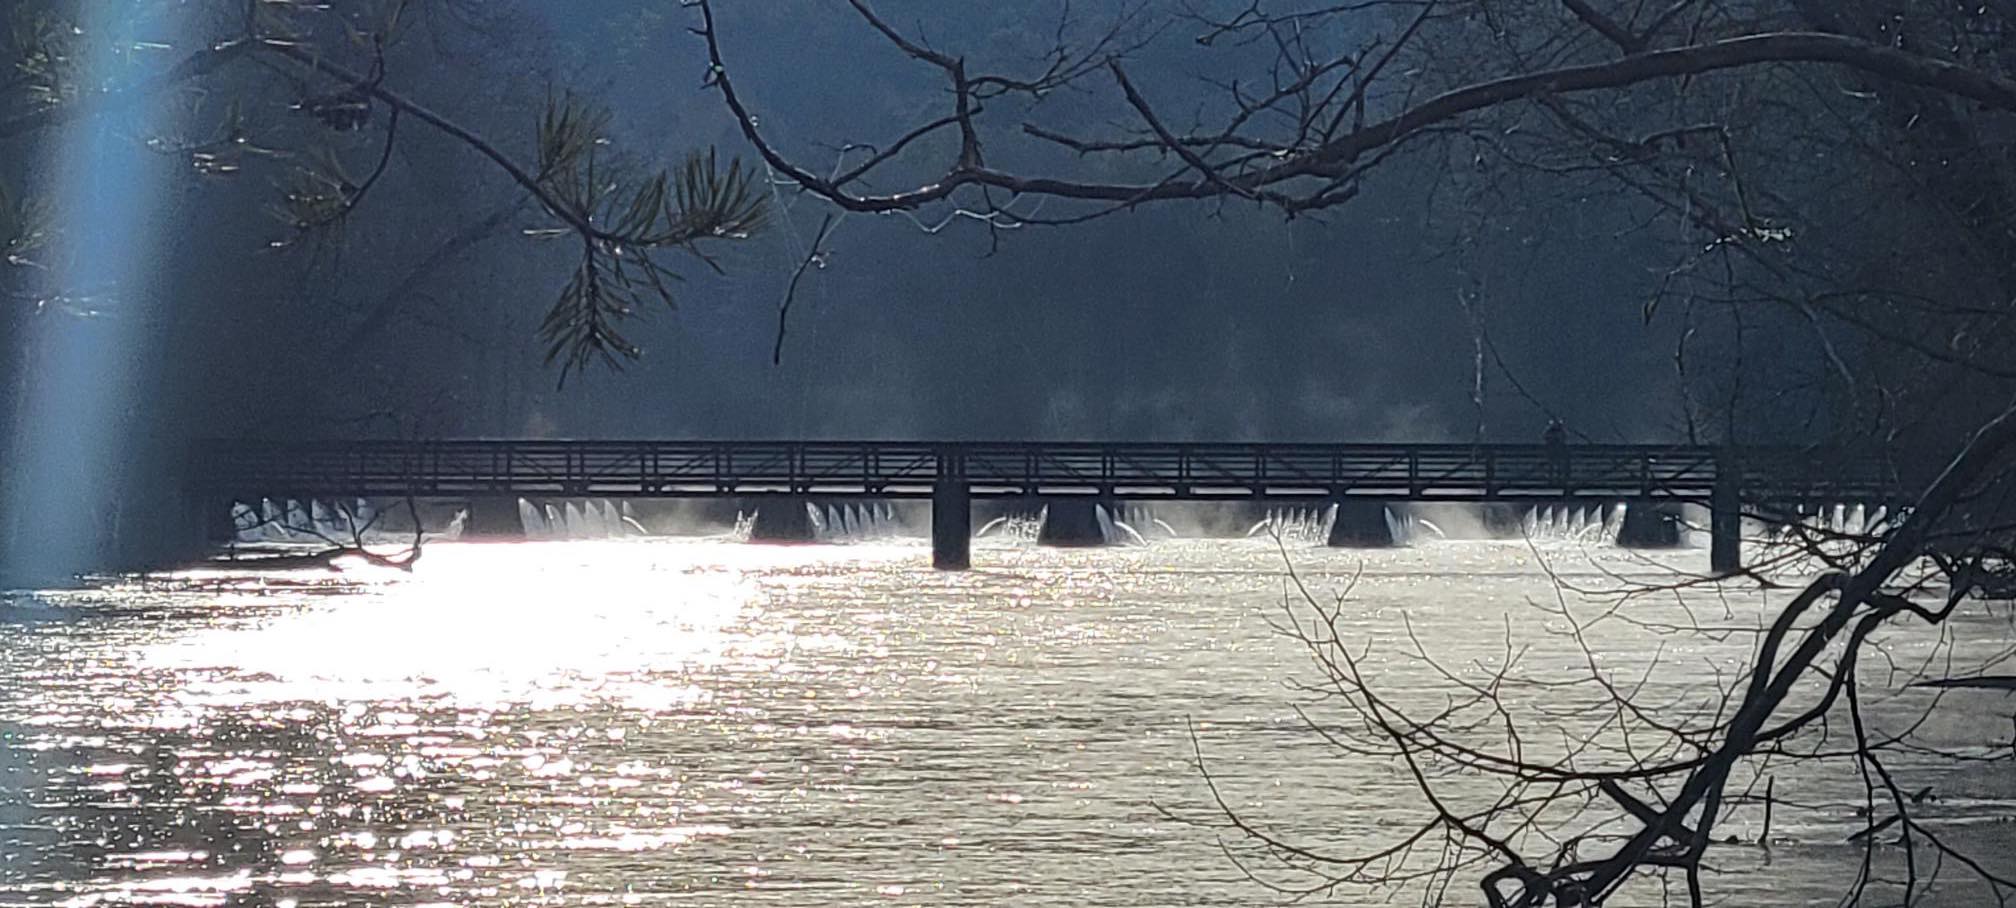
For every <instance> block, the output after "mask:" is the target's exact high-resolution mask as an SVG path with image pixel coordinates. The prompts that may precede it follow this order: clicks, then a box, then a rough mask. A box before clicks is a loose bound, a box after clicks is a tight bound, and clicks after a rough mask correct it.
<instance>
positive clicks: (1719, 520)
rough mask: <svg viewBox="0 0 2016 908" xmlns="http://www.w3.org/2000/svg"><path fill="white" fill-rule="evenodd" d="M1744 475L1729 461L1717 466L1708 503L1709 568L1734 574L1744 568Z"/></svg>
mask: <svg viewBox="0 0 2016 908" xmlns="http://www.w3.org/2000/svg"><path fill="white" fill-rule="evenodd" d="M1740 475H1741V473H1740V472H1739V471H1738V470H1736V469H1734V468H1733V465H1732V464H1730V463H1729V462H1728V460H1727V459H1719V460H1717V462H1716V465H1715V490H1714V492H1713V494H1712V495H1711V496H1710V497H1709V500H1708V569H1709V570H1711V571H1714V572H1715V573H1716V574H1721V575H1728V574H1734V573H1736V572H1737V571H1740V570H1742V569H1743V490H1742V488H1741V487H1740V484H1739V482H1738V479H1737V477H1738V476H1740Z"/></svg>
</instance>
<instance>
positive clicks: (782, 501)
mask: <svg viewBox="0 0 2016 908" xmlns="http://www.w3.org/2000/svg"><path fill="white" fill-rule="evenodd" d="M817 538H818V531H817V528H815V527H814V526H813V525H812V511H811V509H810V508H808V507H806V501H805V499H803V498H799V497H797V496H795V495H792V496H782V497H777V498H765V499H763V500H762V501H760V502H758V503H757V505H756V520H755V522H753V523H751V524H750V525H749V541H750V542H811V541H813V540H815V539H817Z"/></svg>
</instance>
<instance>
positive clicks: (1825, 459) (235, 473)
mask: <svg viewBox="0 0 2016 908" xmlns="http://www.w3.org/2000/svg"><path fill="white" fill-rule="evenodd" d="M1724 458H1730V460H1731V462H1728V463H1724V462H1723V460H1724ZM1566 461H1567V462H1566V464H1565V466H1566V470H1565V474H1566V477H1565V478H1566V482H1565V483H1564V482H1563V475H1562V473H1563V471H1561V470H1560V469H1559V466H1558V465H1557V464H1556V463H1555V460H1554V458H1553V457H1550V455H1549V452H1548V450H1547V449H1546V448H1545V447H1543V446H1541V445H1516V444H1493V445H1465V444H1173V443H1172V444H1158V443H1146V444H1140V443H1128V444H1099V443H1047V442H1046V443H1017V442H962V443H950V444H948V443H934V442H880V441H822V442H779V441H720V442H715V441H509V440H457V441H414V442H406V441H330V442H308V443H265V442H216V443H210V444H206V445H203V446H201V448H200V449H199V450H198V451H197V453H196V456H195V459H194V460H193V462H192V469H191V476H190V479H191V482H192V483H193V485H194V488H195V490H196V491H198V492H201V493H203V494H206V495H220V496H262V495H263V496H290V497H299V498H311V497H327V498H339V497H376V496H402V495H408V494H413V495H422V496H444V497H447V496H486V495H517V496H527V497H531V496H595V497H718V496H746V495H776V494H786V495H819V496H834V497H850V496H851V497H860V496H874V497H890V498H926V497H929V496H930V494H931V490H932V487H933V486H934V485H935V484H936V483H937V482H938V481H939V480H940V479H948V480H953V481H962V482H964V483H966V484H967V485H968V487H969V488H970V493H971V494H972V495H975V496H980V497H1002V496H1021V495H1112V496H1117V497H1125V498H1135V499H1192V500H1208V499H1237V498H1256V497H1258V498H1282V499H1298V498H1299V499H1321V498H1331V497H1338V496H1363V497H1377V498H1392V499H1410V500H1419V501H1435V500H1441V501H1493V500H1522V499H1524V500H1540V499H1560V498H1591V499H1596V498H1601V499H1620V498H1636V497H1641V496H1657V497H1670V498H1684V499H1704V500H1705V499H1706V498H1708V497H1709V496H1710V494H1711V492H1712V491H1713V489H1714V486H1715V483H1716V478H1717V475H1718V473H1720V472H1723V471H1725V470H1727V471H1735V475H1733V476H1731V477H1729V478H1731V479H1733V480H1735V486H1736V488H1737V489H1739V490H1740V494H1741V495H1742V496H1743V498H1744V499H1745V500H1749V501H1756V502H1766V501H1781V502H1792V501H1808V500H1832V501H1843V500H1865V501H1872V502H1873V501H1881V500H1889V499H1891V498H1893V497H1895V496H1894V490H1895V488H1896V485H1895V483H1894V481H1893V477H1892V473H1891V471H1890V470H1889V469H1888V468H1887V466H1886V465H1885V463H1884V462H1883V461H1882V460H1881V459H1880V458H1878V457H1875V456H1870V455H1859V454H1842V453H1839V452H1820V451H1813V450H1807V449H1792V448H1743V449H1737V450H1735V451H1733V452H1731V451H1728V450H1723V449H1717V448H1712V447H1703V446H1644V445H1573V446H1569V447H1568V449H1567V457H1566Z"/></svg>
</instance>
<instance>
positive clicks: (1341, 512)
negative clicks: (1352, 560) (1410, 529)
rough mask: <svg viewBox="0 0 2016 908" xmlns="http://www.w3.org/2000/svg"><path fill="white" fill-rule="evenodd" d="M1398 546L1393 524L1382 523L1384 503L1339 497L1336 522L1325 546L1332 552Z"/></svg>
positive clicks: (1382, 501) (1384, 517)
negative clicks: (1327, 545)
mask: <svg viewBox="0 0 2016 908" xmlns="http://www.w3.org/2000/svg"><path fill="white" fill-rule="evenodd" d="M1398 544H1399V540H1397V539H1394V538H1393V525H1392V524H1391V523H1388V522H1387V520H1386V501H1385V499H1381V498H1340V499H1338V500H1337V519H1336V520H1335V521H1332V522H1331V524H1330V539H1329V545H1330V547H1331V548H1333V549H1384V548H1392V547H1393V546H1395V545H1398Z"/></svg>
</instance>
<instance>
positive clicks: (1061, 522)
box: [1036, 497, 1106, 548]
mask: <svg viewBox="0 0 2016 908" xmlns="http://www.w3.org/2000/svg"><path fill="white" fill-rule="evenodd" d="M1036 544H1037V545H1048V546H1058V547H1066V548H1069V547H1080V546H1088V545H1105V544H1106V533H1105V531H1104V530H1102V529H1101V528H1100V526H1099V500H1098V499H1096V498H1091V497H1085V498H1052V499H1050V500H1049V501H1048V502H1045V506H1044V514H1043V526H1042V528H1041V529H1039V530H1037V531H1036Z"/></svg>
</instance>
